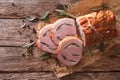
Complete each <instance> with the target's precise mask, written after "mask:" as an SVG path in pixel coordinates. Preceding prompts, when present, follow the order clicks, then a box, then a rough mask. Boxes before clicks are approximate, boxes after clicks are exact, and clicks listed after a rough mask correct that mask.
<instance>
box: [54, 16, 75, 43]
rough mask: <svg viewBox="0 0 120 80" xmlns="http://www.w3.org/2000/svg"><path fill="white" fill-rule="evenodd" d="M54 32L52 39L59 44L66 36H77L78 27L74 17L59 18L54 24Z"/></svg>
mask: <svg viewBox="0 0 120 80" xmlns="http://www.w3.org/2000/svg"><path fill="white" fill-rule="evenodd" d="M52 33H53V36H52V40H53V41H54V42H55V44H57V45H58V44H59V42H60V41H61V40H62V39H63V38H65V37H66V36H75V35H76V27H75V21H74V19H70V18H62V19H59V20H57V21H56V22H55V23H54V24H53V29H52Z"/></svg>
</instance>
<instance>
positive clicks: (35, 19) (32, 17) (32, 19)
mask: <svg viewBox="0 0 120 80" xmlns="http://www.w3.org/2000/svg"><path fill="white" fill-rule="evenodd" d="M37 19H38V18H36V17H35V16H27V17H26V20H27V21H30V22H33V21H37Z"/></svg>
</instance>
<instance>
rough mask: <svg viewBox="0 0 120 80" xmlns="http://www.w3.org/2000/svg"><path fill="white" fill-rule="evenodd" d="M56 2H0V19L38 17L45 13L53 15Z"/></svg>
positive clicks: (44, 0)
mask: <svg viewBox="0 0 120 80" xmlns="http://www.w3.org/2000/svg"><path fill="white" fill-rule="evenodd" d="M57 4H58V0H28V1H26V0H0V18H24V17H26V16H29V15H36V16H40V15H41V14H42V13H44V12H45V11H48V10H49V11H50V12H51V13H53V11H54V9H55V8H56V5H57Z"/></svg>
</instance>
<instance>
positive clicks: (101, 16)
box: [76, 10, 118, 46]
mask: <svg viewBox="0 0 120 80" xmlns="http://www.w3.org/2000/svg"><path fill="white" fill-rule="evenodd" d="M76 22H77V24H78V25H79V31H80V35H81V38H82V41H83V43H84V46H86V45H88V46H90V45H92V44H95V43H100V42H101V41H106V40H108V39H109V40H110V39H112V38H113V37H116V36H117V35H118V33H117V29H116V25H115V22H116V20H115V16H114V15H113V13H112V12H111V11H109V10H107V11H99V12H93V13H91V14H87V15H84V16H80V17H78V18H77V19H76Z"/></svg>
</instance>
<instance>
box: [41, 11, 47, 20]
mask: <svg viewBox="0 0 120 80" xmlns="http://www.w3.org/2000/svg"><path fill="white" fill-rule="evenodd" d="M48 15H49V11H46V12H45V13H44V14H42V16H41V17H40V20H45V19H47V17H48Z"/></svg>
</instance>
